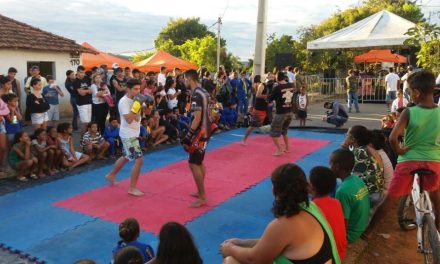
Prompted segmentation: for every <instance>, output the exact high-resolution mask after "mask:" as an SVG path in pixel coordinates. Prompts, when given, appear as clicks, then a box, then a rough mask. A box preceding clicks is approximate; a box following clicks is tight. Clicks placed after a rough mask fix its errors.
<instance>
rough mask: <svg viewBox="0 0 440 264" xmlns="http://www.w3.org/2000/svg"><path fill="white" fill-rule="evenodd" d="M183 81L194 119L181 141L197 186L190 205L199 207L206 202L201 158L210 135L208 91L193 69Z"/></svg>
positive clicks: (187, 72) (186, 73)
mask: <svg viewBox="0 0 440 264" xmlns="http://www.w3.org/2000/svg"><path fill="white" fill-rule="evenodd" d="M185 83H186V85H187V87H189V88H191V91H192V98H191V102H192V104H191V110H192V111H193V116H194V119H193V121H192V123H191V127H190V130H189V131H188V133H187V134H186V136H185V138H184V139H183V140H182V141H181V143H182V145H183V148H184V149H185V151H187V152H188V153H189V159H188V163H189V168H190V169H191V172H192V174H193V177H194V181H195V182H196V186H197V192H196V193H192V194H191V195H192V196H195V197H197V200H196V201H195V202H193V203H192V204H191V205H190V207H200V206H202V205H205V204H206V193H205V174H206V169H205V165H204V164H203V158H204V157H205V149H206V145H207V144H208V140H209V137H210V136H211V121H210V117H209V112H210V111H209V109H208V104H209V93H208V92H207V91H206V90H205V89H203V88H201V87H200V84H199V79H198V74H197V72H196V71H195V70H188V71H186V72H185Z"/></svg>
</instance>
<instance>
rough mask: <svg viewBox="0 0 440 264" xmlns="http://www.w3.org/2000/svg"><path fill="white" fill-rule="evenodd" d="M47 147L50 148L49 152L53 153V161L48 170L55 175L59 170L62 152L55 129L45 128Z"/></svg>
mask: <svg viewBox="0 0 440 264" xmlns="http://www.w3.org/2000/svg"><path fill="white" fill-rule="evenodd" d="M46 132H47V145H48V146H52V149H50V150H49V151H52V152H53V161H52V164H50V165H49V166H50V168H49V169H50V170H52V171H53V172H55V173H57V172H58V171H59V169H61V164H62V162H63V156H64V155H63V152H62V151H61V147H60V142H59V141H58V132H57V129H56V127H51V126H50V127H47V130H46Z"/></svg>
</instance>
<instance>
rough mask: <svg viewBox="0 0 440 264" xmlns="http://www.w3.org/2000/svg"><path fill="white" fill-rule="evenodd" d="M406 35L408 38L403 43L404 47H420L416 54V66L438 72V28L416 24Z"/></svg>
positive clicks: (439, 62) (426, 24)
mask: <svg viewBox="0 0 440 264" xmlns="http://www.w3.org/2000/svg"><path fill="white" fill-rule="evenodd" d="M406 34H407V35H408V36H410V38H409V39H407V40H406V41H405V44H406V45H410V46H416V47H420V50H419V52H418V53H417V65H418V66H419V67H422V68H425V69H430V70H432V71H434V72H438V71H439V64H440V27H439V26H437V25H436V24H428V23H417V24H416V26H415V27H413V28H410V29H409V30H408V32H406Z"/></svg>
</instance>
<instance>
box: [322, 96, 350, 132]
mask: <svg viewBox="0 0 440 264" xmlns="http://www.w3.org/2000/svg"><path fill="white" fill-rule="evenodd" d="M324 108H327V109H331V110H332V111H331V112H330V113H329V112H327V116H326V117H324V118H323V119H322V120H323V121H326V122H327V123H330V124H333V125H335V126H336V127H337V128H339V127H342V126H343V125H344V124H345V123H346V122H347V121H348V114H347V110H346V109H345V107H344V106H343V105H342V104H340V103H339V102H338V101H334V102H325V103H324Z"/></svg>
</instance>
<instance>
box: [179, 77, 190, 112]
mask: <svg viewBox="0 0 440 264" xmlns="http://www.w3.org/2000/svg"><path fill="white" fill-rule="evenodd" d="M176 89H177V91H179V90H180V94H179V95H178V96H177V107H178V108H179V112H180V114H181V115H183V114H185V106H186V103H187V102H188V96H189V91H188V89H187V88H186V86H185V79H184V77H183V74H178V75H177V76H176Z"/></svg>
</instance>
